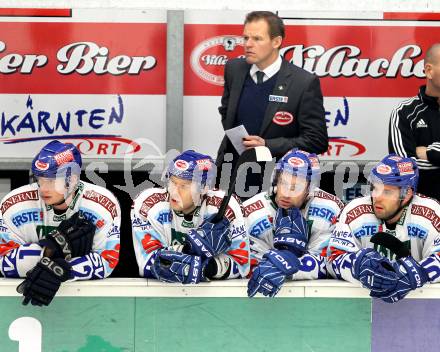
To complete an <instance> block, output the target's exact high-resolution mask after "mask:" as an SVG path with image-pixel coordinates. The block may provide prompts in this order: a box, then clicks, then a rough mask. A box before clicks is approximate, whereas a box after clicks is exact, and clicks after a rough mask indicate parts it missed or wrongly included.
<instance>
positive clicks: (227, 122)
mask: <svg viewBox="0 0 440 352" xmlns="http://www.w3.org/2000/svg"><path fill="white" fill-rule="evenodd" d="M250 68H251V65H250V64H248V63H246V61H245V60H244V59H233V60H229V61H228V62H227V63H226V66H225V74H224V77H225V85H224V92H223V96H222V100H221V106H220V107H219V112H220V115H221V119H222V125H223V128H224V129H225V130H226V129H230V128H232V127H233V126H234V122H235V119H236V113H237V106H238V102H239V99H240V94H241V90H242V88H243V83H244V81H245V78H246V75H247V74H248V73H249V70H250ZM272 95H275V96H282V97H287V99H288V101H287V102H286V103H285V102H274V101H272V102H269V104H268V107H267V109H266V113H265V115H264V120H263V123H262V126H261V130H260V133H259V136H260V137H262V138H264V139H265V141H266V146H267V147H268V148H269V149H270V151H271V153H272V155H273V156H274V157H276V158H277V159H279V158H280V157H281V156H283V155H284V154H285V153H286V152H287V151H288V150H289V149H291V148H293V147H297V148H300V149H303V150H305V151H308V152H313V153H318V154H319V153H323V152H325V151H327V147H328V135H327V127H326V124H325V111H324V107H323V98H322V93H321V88H320V84H319V79H318V77H317V76H315V75H313V74H311V73H309V72H307V71H305V70H303V69H302V68H299V67H297V66H295V65H293V64H291V63H289V62H288V61H285V60H283V62H282V64H281V68H280V70H279V72H278V77H277V82H276V84H275V87H274V91H273V92H272ZM282 111H285V112H288V113H290V114H292V115H293V121H292V122H291V123H289V124H286V125H280V124H277V123H275V122H274V116H275V114H276V113H277V112H282ZM231 148H233V147H232V145H231V144H230V142H229V141H228V138H227V137H226V136H225V137H224V138H223V141H222V143H221V145H220V148H219V150H218V154H217V165H221V164H222V162H223V157H224V153H225V152H226V151H228V152H230V151H231V150H230V149H231Z"/></svg>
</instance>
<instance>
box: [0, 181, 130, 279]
mask: <svg viewBox="0 0 440 352" xmlns="http://www.w3.org/2000/svg"><path fill="white" fill-rule="evenodd" d="M76 212H79V213H80V214H81V215H82V216H83V217H84V218H86V219H88V220H90V221H91V222H93V223H94V224H95V226H96V231H95V235H94V239H93V245H92V251H91V252H90V253H89V254H87V255H85V256H83V257H78V258H72V259H71V260H69V263H70V264H71V265H72V272H71V274H72V280H87V279H102V278H105V277H107V276H108V275H110V273H111V272H112V270H113V268H114V267H115V266H116V264H117V262H118V258H119V243H120V239H119V227H120V221H121V220H120V213H121V212H120V207H119V203H118V201H117V200H116V198H115V197H114V195H113V194H112V193H111V192H109V191H108V190H106V189H104V188H102V187H99V186H95V185H92V184H89V183H85V182H80V184H79V188H78V191H77V193H76V195H75V197H74V199H73V201H72V203H71V204H70V205H69V207H68V208H67V209H66V211H65V212H64V214H62V215H57V214H55V213H54V211H53V208H52V207H50V206H46V205H45V204H44V202H43V200H41V199H40V197H39V192H38V186H37V185H36V184H31V185H27V186H23V187H20V188H18V189H16V190H14V191H12V192H10V193H9V194H8V195H7V196H6V197H5V198H4V199H3V201H2V202H1V204H0V224H1V225H0V270H1V271H2V274H3V275H4V276H5V277H25V276H26V273H27V272H28V271H29V270H31V269H32V268H33V267H34V266H35V265H36V264H37V262H38V261H39V260H40V259H41V257H42V254H43V248H42V247H41V246H40V245H39V241H40V240H41V239H42V238H43V237H44V236H46V235H47V234H48V233H50V232H51V231H52V230H54V229H56V228H57V227H58V226H59V224H60V223H61V222H62V221H63V220H64V219H66V218H69V217H70V216H72V215H73V214H74V213H76Z"/></svg>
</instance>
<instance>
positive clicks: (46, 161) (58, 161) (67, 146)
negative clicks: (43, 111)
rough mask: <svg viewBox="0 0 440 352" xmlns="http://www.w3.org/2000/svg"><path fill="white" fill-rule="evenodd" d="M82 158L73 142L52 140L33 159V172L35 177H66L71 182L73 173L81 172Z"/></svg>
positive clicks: (78, 173) (67, 181)
mask: <svg viewBox="0 0 440 352" xmlns="http://www.w3.org/2000/svg"><path fill="white" fill-rule="evenodd" d="M81 166H82V159H81V154H80V152H79V150H78V149H77V148H76V147H75V146H74V145H73V144H71V143H62V142H60V141H57V140H55V141H51V142H49V143H48V144H46V145H45V146H44V147H43V149H41V151H40V152H39V153H38V154H37V155H36V156H35V158H34V160H33V161H32V174H33V176H35V177H46V178H56V177H65V178H66V183H69V182H70V176H71V175H78V176H79V175H80V174H81Z"/></svg>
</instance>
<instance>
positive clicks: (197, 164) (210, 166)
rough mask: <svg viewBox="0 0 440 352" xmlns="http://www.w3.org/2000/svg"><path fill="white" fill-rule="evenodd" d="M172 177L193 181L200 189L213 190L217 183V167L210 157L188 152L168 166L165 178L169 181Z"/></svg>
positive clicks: (192, 151) (191, 151)
mask: <svg viewBox="0 0 440 352" xmlns="http://www.w3.org/2000/svg"><path fill="white" fill-rule="evenodd" d="M171 176H176V177H179V178H182V179H184V180H190V181H193V182H195V183H197V184H198V185H199V187H200V189H201V188H204V187H205V186H208V187H209V188H211V187H213V184H214V181H215V176H216V165H215V163H214V160H213V159H212V158H211V157H210V156H209V155H204V154H200V153H197V152H195V151H194V150H186V151H184V152H183V153H182V154H180V155H178V156H177V157H176V158H174V159H173V160H172V161H171V162H170V164H169V165H168V169H167V172H166V174H165V177H166V179H167V180H168V179H169V178H170V177H171Z"/></svg>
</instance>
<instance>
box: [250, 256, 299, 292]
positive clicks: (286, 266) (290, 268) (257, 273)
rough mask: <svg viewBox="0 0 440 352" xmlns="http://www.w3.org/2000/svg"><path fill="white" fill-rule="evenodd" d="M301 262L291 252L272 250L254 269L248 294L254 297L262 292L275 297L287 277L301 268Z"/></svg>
mask: <svg viewBox="0 0 440 352" xmlns="http://www.w3.org/2000/svg"><path fill="white" fill-rule="evenodd" d="M299 266H300V262H299V260H298V258H297V257H296V256H295V255H294V254H293V253H291V252H289V251H285V250H270V251H269V252H267V253H266V254H264V256H263V260H262V261H261V262H260V264H258V266H257V267H256V268H255V269H254V271H253V273H252V276H251V278H250V279H249V282H248V290H247V294H248V296H249V297H253V296H255V295H256V294H257V292H260V293H261V294H263V295H264V296H269V297H274V296H275V295H276V294H277V293H278V291H279V290H280V289H281V286H282V285H283V283H284V280H285V279H286V276H289V275H293V274H295V273H296V272H297V271H298V270H299Z"/></svg>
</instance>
